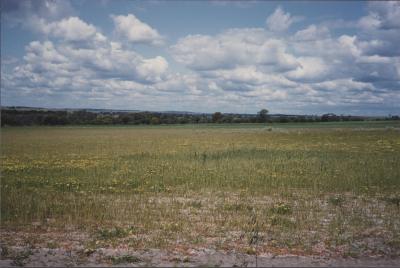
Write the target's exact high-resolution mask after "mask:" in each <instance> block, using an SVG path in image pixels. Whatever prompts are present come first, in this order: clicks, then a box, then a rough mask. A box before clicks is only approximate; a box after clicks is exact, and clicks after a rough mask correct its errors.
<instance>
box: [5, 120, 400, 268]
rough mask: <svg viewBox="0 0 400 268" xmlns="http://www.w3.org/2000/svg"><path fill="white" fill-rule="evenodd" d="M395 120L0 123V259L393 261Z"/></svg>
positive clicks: (398, 250)
mask: <svg viewBox="0 0 400 268" xmlns="http://www.w3.org/2000/svg"><path fill="white" fill-rule="evenodd" d="M399 128H400V124H399V123H396V122H363V123H351V122H349V123H334V124H329V123H328V124H312V126H311V127H310V126H309V125H307V124H304V125H302V124H274V125H272V126H270V125H262V124H254V125H229V126H227V125H216V126H210V125H205V126H201V125H195V126H194V125H190V126H158V127H48V128H46V127H21V128H4V129H2V132H1V143H2V155H1V160H2V162H1V163H2V164H1V173H2V178H1V237H2V242H1V243H2V245H1V246H2V258H3V259H10V260H12V261H13V264H27V263H28V264H29V263H30V262H29V261H32V258H33V256H35V254H36V253H35V250H36V249H46V250H49V251H51V250H64V251H63V252H67V253H68V254H67V253H66V254H67V256H68V261H71V262H72V264H73V265H76V264H80V263H83V264H85V263H87V262H88V261H93V262H94V259H95V262H99V263H103V264H117V265H121V264H124V263H134V264H137V265H145V264H147V265H149V264H150V265H151V264H153V265H154V263H152V262H151V261H152V260H154V259H155V256H153V255H151V257H148V258H146V256H147V255H146V254H150V253H148V251H144V250H160V252H170V253H171V254H172V255H168V254H169V253H168V254H167V253H165V254H166V255H165V256H166V257H165V258H166V259H163V260H164V261H166V263H167V264H169V265H199V264H210V263H208V262H207V261H206V260H202V261H201V260H199V261H197V259H196V258H197V257H196V256H198V255H199V254H200V253H199V252H203V251H204V250H214V251H215V252H216V253H215V254H217V253H218V254H220V253H221V252H223V253H228V252H229V253H230V254H231V253H232V254H236V255H235V256H239V255H240V256H243V263H241V262H240V261H239V260H238V261H236V262H234V263H228V264H231V265H233V264H237V265H247V264H249V265H255V263H254V262H253V261H254V258H255V256H259V258H260V259H259V261H261V263H262V257H263V256H264V257H265V256H270V255H271V254H272V256H275V255H278V256H279V255H287V254H295V255H298V256H320V257H326V258H344V257H356V258H366V257H371V256H378V257H384V258H395V259H397V260H398V258H399V257H400V207H399V205H400V131H399ZM138 252H141V253H140V254H139V253H138ZM146 252H147V253H146ZM151 252H152V251H151ZM160 254H161V253H160ZM268 254H269V255H268ZM43 258H44V257H43ZM38 263H40V264H42V265H43V263H41V262H39V260H38ZM44 263H45V264H49V262H48V260H47V262H44ZM160 263H161V262H160ZM160 263H156V264H160ZM50 264H51V263H50ZM63 264H65V263H63ZM211 264H218V263H211ZM278 264H279V263H278ZM297 264H298V263H297ZM306 264H307V263H306ZM264 265H266V263H264ZM281 265H282V264H281Z"/></svg>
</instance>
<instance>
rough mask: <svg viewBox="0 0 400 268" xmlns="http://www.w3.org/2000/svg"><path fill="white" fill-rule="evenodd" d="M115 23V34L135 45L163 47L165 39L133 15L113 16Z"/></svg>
mask: <svg viewBox="0 0 400 268" xmlns="http://www.w3.org/2000/svg"><path fill="white" fill-rule="evenodd" d="M111 18H112V19H113V21H114V25H115V32H116V33H117V34H118V35H119V36H121V37H124V38H126V39H127V40H128V41H130V42H133V43H148V44H152V45H161V44H163V42H164V40H163V37H162V36H161V35H160V34H159V33H158V32H157V30H156V29H154V28H152V27H151V26H149V25H148V24H146V23H144V22H142V21H140V20H139V19H138V18H136V16H135V15H133V14H128V15H126V16H124V15H118V16H116V15H111Z"/></svg>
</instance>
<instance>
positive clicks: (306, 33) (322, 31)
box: [294, 24, 330, 41]
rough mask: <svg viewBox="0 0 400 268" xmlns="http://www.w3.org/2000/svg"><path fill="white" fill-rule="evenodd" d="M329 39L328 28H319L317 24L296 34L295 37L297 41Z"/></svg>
mask: <svg viewBox="0 0 400 268" xmlns="http://www.w3.org/2000/svg"><path fill="white" fill-rule="evenodd" d="M329 37H330V34H329V29H328V28H327V27H326V26H321V27H317V26H316V25H315V24H311V25H310V26H308V27H307V28H305V29H303V30H300V31H298V32H296V34H295V35H294V38H295V40H297V41H312V40H321V39H326V38H329Z"/></svg>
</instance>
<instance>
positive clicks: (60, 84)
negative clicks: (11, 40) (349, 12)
mask: <svg viewBox="0 0 400 268" xmlns="http://www.w3.org/2000/svg"><path fill="white" fill-rule="evenodd" d="M18 5H19V4H18ZM9 8H10V7H9ZM11 9H12V8H11ZM20 9H21V8H20ZM399 10H400V7H399V4H398V3H396V2H379V3H371V4H368V6H367V14H366V15H365V16H364V17H361V18H360V19H359V20H358V23H355V24H354V29H355V30H357V31H355V32H354V33H352V34H341V35H338V34H335V31H332V29H331V27H329V24H328V23H324V22H322V23H320V24H318V23H315V22H314V24H310V25H306V26H304V28H302V29H299V30H298V31H296V32H295V33H294V34H293V35H288V34H287V33H285V31H287V30H288V29H289V28H290V26H291V25H292V24H293V23H294V22H295V21H297V20H298V17H296V16H292V15H291V14H289V13H287V12H285V11H283V10H282V8H280V7H278V8H277V9H276V10H275V11H274V13H272V14H271V15H270V16H269V17H268V18H267V25H266V27H260V28H232V29H226V30H224V31H222V32H220V33H218V34H213V35H211V34H195V33H194V34H191V35H187V36H183V37H181V38H180V39H179V40H178V41H177V42H176V43H175V44H172V45H170V47H169V48H168V49H166V51H165V52H166V53H169V54H170V55H171V56H172V58H173V59H174V60H175V62H174V63H172V64H171V62H168V61H167V60H166V58H165V57H163V56H161V55H153V56H147V57H145V56H143V55H141V54H140V53H139V52H138V51H136V50H134V49H132V46H131V45H130V44H131V43H133V44H135V43H142V44H148V45H159V44H162V43H163V42H165V41H164V39H163V37H162V35H161V34H160V33H158V31H157V30H156V29H154V28H152V27H151V26H149V25H148V24H146V23H145V22H142V21H140V20H139V19H138V18H137V17H135V16H134V15H132V14H128V15H113V16H112V21H113V22H114V26H115V27H114V35H113V36H112V38H109V37H108V36H107V35H105V34H103V33H102V31H101V29H100V28H98V27H96V26H95V25H92V24H90V23H87V22H85V21H83V20H82V19H80V18H79V17H77V16H64V17H59V18H58V19H54V18H55V17H57V16H55V15H54V16H55V17H54V18H48V17H42V18H40V19H38V20H36V21H35V23H36V25H35V26H34V28H35V30H36V31H37V32H40V33H42V34H43V35H45V36H46V38H44V39H43V40H41V41H32V42H30V43H29V44H28V45H27V46H26V51H25V56H24V58H23V60H18V61H15V62H14V63H13V66H15V68H14V69H12V71H10V72H4V70H2V78H1V79H2V86H3V87H4V88H5V90H4V91H3V92H2V94H5V98H6V99H8V100H14V101H15V102H18V100H19V99H25V98H28V97H29V96H30V97H31V99H36V100H38V101H39V100H43V99H46V100H47V101H49V102H50V101H61V100H62V98H65V99H68V101H70V103H71V104H73V105H75V104H78V103H80V105H82V106H85V107H88V105H89V104H90V105H91V104H93V105H96V103H97V104H99V106H101V107H104V105H105V103H106V105H111V106H110V107H112V108H118V107H135V106H133V105H136V107H135V108H138V107H139V108H140V109H150V110H152V109H153V110H154V109H155V108H154V103H157V105H158V107H157V108H159V109H163V107H165V109H174V108H173V107H174V105H179V106H178V107H179V108H178V109H182V110H195V111H196V110H197V111H209V110H214V111H216V110H220V111H240V110H238V109H243V110H242V111H248V109H249V108H248V107H251V109H259V108H262V107H265V106H267V107H268V108H269V109H270V110H275V111H282V112H285V111H286V112H300V113H301V112H309V113H310V112H312V111H324V112H326V111H327V110H326V107H332V109H333V110H331V111H336V112H337V111H339V112H340V111H349V112H351V111H356V110H357V109H358V110H357V111H360V109H361V110H362V109H364V108H365V107H367V108H368V109H369V108H370V109H375V110H379V109H381V108H380V107H382V106H385V105H386V106H388V107H389V108H387V109H391V110H394V109H396V108H395V107H396V105H398V104H397V103H398V102H400V94H399V89H400V82H399V81H400V50H399V46H398V44H399V43H400V40H399V38H400V28H399V27H398V21H399V19H398V18H399V16H397V14H398V12H399ZM36 13H37V14H39V13H40V12H39V11H37V12H36ZM56 13H57V12H55V13H54V14H56ZM343 23H344V22H343ZM261 24H262V22H260V25H261ZM346 25H347V24H346ZM261 26H262V25H261ZM346 27H349V26H346ZM160 49H163V48H160ZM177 64H179V65H182V66H183V67H185V68H183V69H184V71H183V72H181V73H178V72H175V71H173V68H174V65H177ZM10 66H11V65H10ZM171 67H172V68H171ZM10 68H11V67H10ZM44 96H46V97H44ZM60 96H62V97H60ZM81 99H83V100H86V102H87V103H81V102H80V100H81ZM32 105H33V104H32ZM36 105H38V106H40V104H36ZM62 106H68V103H65V104H63V105H62ZM238 107H239V108H238ZM240 107H242V108H240ZM282 107H287V108H286V110H285V109H282ZM360 107H361V108H360ZM363 107H364V108H363ZM334 109H336V110H334ZM385 109H386V108H385ZM397 110H398V108H397ZM250 111H251V112H254V111H255V110H250Z"/></svg>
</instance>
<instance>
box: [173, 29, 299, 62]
mask: <svg viewBox="0 0 400 268" xmlns="http://www.w3.org/2000/svg"><path fill="white" fill-rule="evenodd" d="M285 47H286V45H285V43H284V42H282V41H281V40H279V39H275V38H271V37H270V38H269V37H268V34H267V33H266V32H265V31H264V30H263V29H257V28H256V29H231V30H228V31H226V32H223V33H222V34H219V35H217V36H208V35H189V36H187V37H184V38H182V39H180V40H179V41H178V42H177V44H175V45H173V46H172V47H171V53H172V55H173V57H174V58H175V60H176V61H178V62H180V63H182V64H184V65H187V66H188V67H190V68H192V69H194V70H212V69H219V68H220V69H231V68H234V67H236V66H240V65H249V64H257V65H263V66H270V68H272V69H279V70H287V69H293V68H295V67H296V62H295V60H294V58H293V56H292V55H290V54H289V53H287V52H286V50H285Z"/></svg>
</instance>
